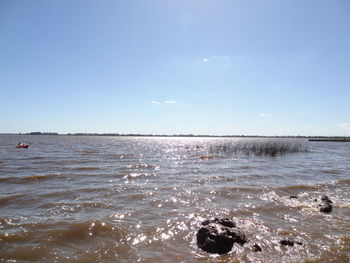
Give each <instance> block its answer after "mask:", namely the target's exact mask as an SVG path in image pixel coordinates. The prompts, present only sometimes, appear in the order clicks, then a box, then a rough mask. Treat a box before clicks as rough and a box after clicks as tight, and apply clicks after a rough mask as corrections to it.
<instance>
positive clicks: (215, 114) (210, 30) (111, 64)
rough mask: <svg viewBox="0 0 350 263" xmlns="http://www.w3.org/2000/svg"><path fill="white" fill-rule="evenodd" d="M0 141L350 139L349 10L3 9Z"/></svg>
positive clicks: (290, 1)
mask: <svg viewBox="0 0 350 263" xmlns="http://www.w3.org/2000/svg"><path fill="white" fill-rule="evenodd" d="M0 91H1V93H0V133H18V132H31V131H43V132H59V133H68V132H99V133H105V132H113V133H114V132H117V133H154V134H180V133H185V134H189V133H191V134H212V135H225V134H232V135H236V134H237V135H239V134H245V135H328V136H343V135H345V136H350V103H349V102H350V1H348V0H332V1H330V0H327V1H325V0H308V1H305V0H264V1H261V0H172V1H170V0H147V1H146V0H139V1H136V0H128V1H123V0H99V1H89V0H74V1H72V0H51V1H47V0H33V1H25V0H0Z"/></svg>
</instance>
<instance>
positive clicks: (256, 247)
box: [253, 244, 261, 252]
mask: <svg viewBox="0 0 350 263" xmlns="http://www.w3.org/2000/svg"><path fill="white" fill-rule="evenodd" d="M253 251H254V252H260V251H261V247H260V246H259V245H258V244H254V246H253Z"/></svg>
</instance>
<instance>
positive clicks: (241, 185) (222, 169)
mask: <svg viewBox="0 0 350 263" xmlns="http://www.w3.org/2000/svg"><path fill="white" fill-rule="evenodd" d="M18 142H26V143H29V144H30V147H29V148H28V149H18V148H16V145H17V144H18ZM322 195H327V196H328V197H329V198H330V200H332V202H333V209H332V211H331V212H330V213H323V212H320V211H319V209H318V207H317V202H318V200H320V198H321V196H322ZM214 217H222V218H229V219H230V220H232V221H234V222H235V223H236V225H237V228H239V229H240V230H241V231H242V232H244V234H245V235H246V237H247V240H248V242H247V243H245V244H244V245H239V244H234V246H233V248H232V250H231V252H229V253H228V254H225V255H217V254H211V253H207V252H205V251H203V250H201V249H200V248H198V246H197V242H196V233H197V231H198V229H199V228H200V227H201V222H202V221H203V220H206V219H210V218H214ZM281 240H290V241H293V242H296V243H294V245H293V246H283V245H282V244H281V243H280V242H281ZM254 245H258V246H259V247H260V248H261V251H255V250H254V249H253V246H254ZM0 262H6V263H13V262H74V263H78V262H79V263H85V262H87V263H89V262H145V263H146V262H147V263H151V262H152V263H153V262H169V263H170V262H176V263H177V262H194V263H206V262H212V263H214V262H225V263H226V262H227V263H228V262H230V263H237V262H240V263H243V262H252V263H257V262H264V263H265V262H266V263H281V262H282V263H292V262H293V263H294V262H295V263H300V262H304V263H318V262H325V263H326V262H327V263H329V262H340V263H342V262H344V263H346V262H350V143H343V142H309V141H308V140H307V139H304V138H300V139H296V138H219V137H215V138H198V137H123V136H114V137H113V136H111V137H108V136H68V135H65V136H63V135H62V136H61V135H57V136H55V135H51V136H49V135H47V136H46V135H38V136H35V135H0Z"/></svg>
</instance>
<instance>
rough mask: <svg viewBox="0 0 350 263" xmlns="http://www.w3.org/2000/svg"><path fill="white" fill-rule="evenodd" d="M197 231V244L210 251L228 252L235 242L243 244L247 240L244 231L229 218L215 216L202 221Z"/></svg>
mask: <svg viewBox="0 0 350 263" xmlns="http://www.w3.org/2000/svg"><path fill="white" fill-rule="evenodd" d="M202 225H203V227H201V228H200V229H199V230H198V232H197V245H198V247H199V248H201V249H203V250H204V251H206V252H209V253H216V254H226V253H228V252H230V251H231V249H232V247H233V244H234V243H238V244H240V245H243V244H244V243H246V242H247V240H246V236H245V235H244V233H243V232H242V231H239V230H238V229H234V228H235V227H236V224H235V223H234V222H232V221H231V220H229V219H228V218H214V219H211V220H205V221H203V222H202Z"/></svg>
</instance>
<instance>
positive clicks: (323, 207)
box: [317, 195, 333, 213]
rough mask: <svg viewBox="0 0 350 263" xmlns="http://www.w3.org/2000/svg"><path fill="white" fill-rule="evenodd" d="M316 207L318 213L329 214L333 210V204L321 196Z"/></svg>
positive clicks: (326, 197) (324, 196)
mask: <svg viewBox="0 0 350 263" xmlns="http://www.w3.org/2000/svg"><path fill="white" fill-rule="evenodd" d="M317 207H318V208H319V210H320V212H323V213H330V212H331V211H332V208H333V202H332V200H331V199H329V197H328V196H326V195H322V196H321V204H319V205H318V206H317Z"/></svg>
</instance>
